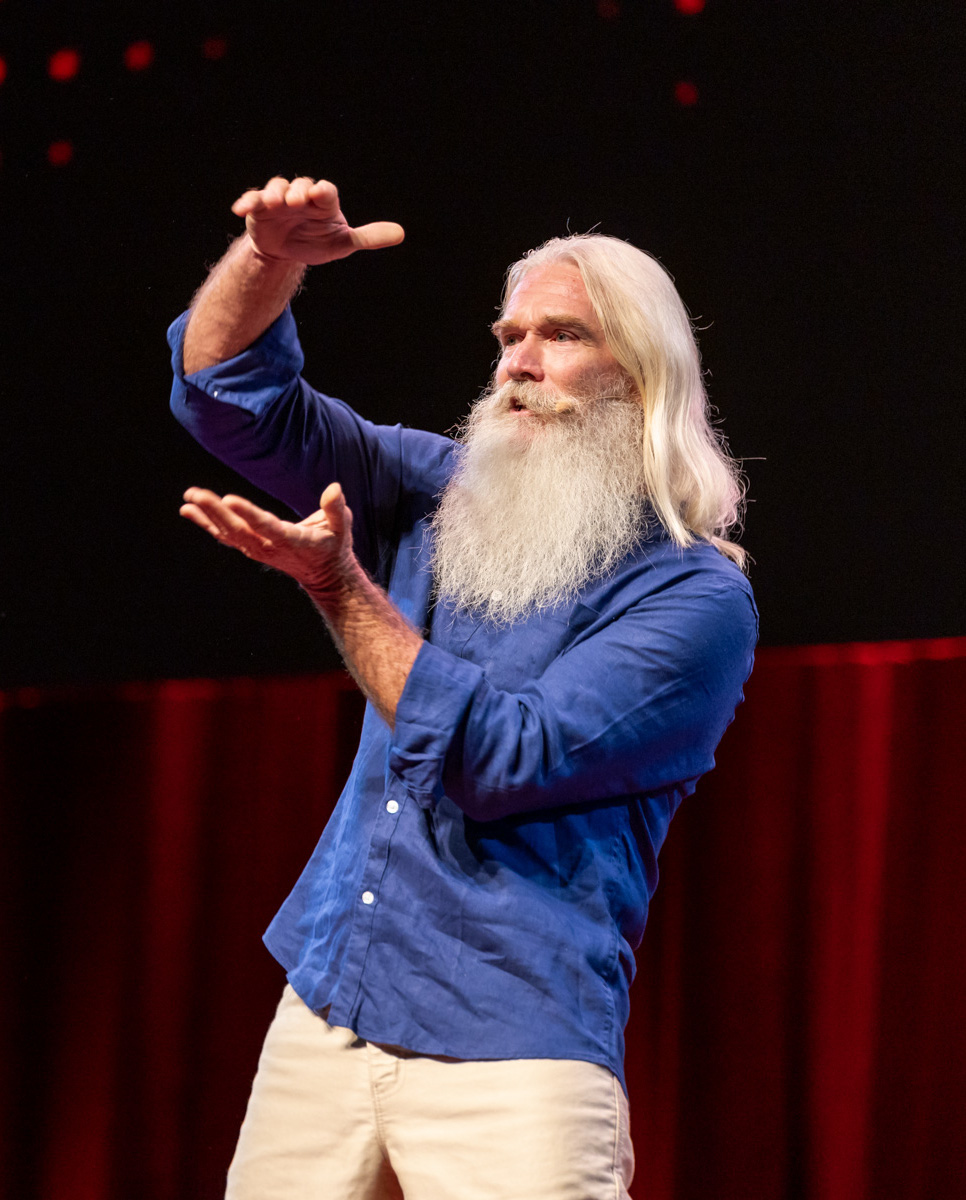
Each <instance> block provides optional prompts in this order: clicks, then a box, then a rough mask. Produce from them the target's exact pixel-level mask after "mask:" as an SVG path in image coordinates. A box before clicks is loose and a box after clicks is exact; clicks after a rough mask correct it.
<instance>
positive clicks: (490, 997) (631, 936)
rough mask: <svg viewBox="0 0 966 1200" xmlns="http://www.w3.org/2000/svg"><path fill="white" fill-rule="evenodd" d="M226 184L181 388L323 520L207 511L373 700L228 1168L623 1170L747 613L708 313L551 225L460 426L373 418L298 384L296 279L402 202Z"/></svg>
mask: <svg viewBox="0 0 966 1200" xmlns="http://www.w3.org/2000/svg"><path fill="white" fill-rule="evenodd" d="M233 211H234V212H235V213H236V214H237V215H239V216H243V217H244V218H245V221H246V227H247V228H246V233H245V235H243V236H242V237H241V238H240V239H239V240H238V241H237V242H236V243H235V244H234V245H233V246H232V248H231V249H230V250H229V252H228V253H227V255H226V256H225V258H224V259H223V260H222V261H221V263H219V264H218V266H217V267H216V268H215V269H214V271H213V272H212V274H211V276H210V278H209V279H208V281H207V282H206V284H205V285H204V286H203V287H202V289H201V291H200V292H199V294H198V296H197V297H196V299H195V302H194V305H193V307H192V309H191V311H190V312H189V313H188V314H186V316H184V317H182V318H181V319H180V320H179V321H178V322H176V323H175V324H174V325H173V326H172V329H171V331H170V340H171V343H172V347H173V350H174V356H173V362H174V367H175V372H176V381H175V386H174V391H173V395H172V406H173V409H174V411H175V413H176V415H177V416H178V419H179V420H181V421H182V423H183V424H185V425H186V427H187V428H188V429H189V430H190V431H191V432H192V433H193V434H194V436H195V437H197V438H198V440H199V441H200V442H201V443H202V444H203V445H205V446H207V447H208V448H209V449H211V450H212V451H213V452H214V453H215V454H217V455H218V456H219V457H221V458H222V459H224V460H225V461H226V462H228V463H230V464H231V465H233V466H234V467H236V468H237V469H238V470H240V471H241V472H242V473H243V474H245V475H246V476H247V477H248V478H249V479H250V480H252V482H254V483H256V484H258V485H259V486H261V487H263V488H265V489H266V490H267V491H269V492H271V493H272V494H274V495H276V496H277V497H279V498H280V499H281V500H283V501H285V502H286V503H287V504H289V505H290V506H291V507H292V508H293V509H294V510H295V511H296V512H297V513H299V514H300V515H301V516H302V520H300V521H298V522H297V523H293V522H289V521H285V520H282V519H280V518H278V517H275V516H272V515H271V514H269V513H267V512H264V511H263V510H261V509H259V508H257V507H256V506H255V505H253V504H251V503H249V502H248V501H246V500H244V499H242V498H241V497H237V496H226V497H224V498H223V499H219V498H218V497H217V496H215V495H214V494H212V493H211V492H208V491H205V490H203V489H200V488H191V489H189V490H188V492H186V494H185V505H184V507H183V509H182V513H183V514H184V515H185V516H186V517H188V518H189V519H190V520H192V521H194V522H195V523H196V524H198V525H200V526H201V527H202V528H203V529H205V530H207V531H208V532H209V533H210V534H212V536H214V537H215V538H217V539H218V540H219V541H221V542H223V543H225V544H226V545H229V546H233V547H235V548H237V549H239V550H241V551H242V552H243V553H244V554H247V555H249V556H250V557H252V558H255V559H257V560H258V561H260V562H263V563H268V564H269V565H271V566H274V567H277V568H278V569H279V570H281V571H284V572H286V573H287V574H289V575H291V576H292V577H293V578H294V579H295V580H297V581H298V583H299V584H300V585H301V586H302V588H303V589H304V590H305V591H306V592H307V593H308V595H309V596H310V598H311V599H312V601H313V602H314V604H315V605H316V607H317V608H318V610H319V611H320V613H321V614H322V616H323V618H324V620H325V622H326V624H327V626H328V628H329V631H330V632H331V634H332V636H333V638H334V639H335V642H336V644H337V646H338V647H339V650H340V652H341V654H342V656H343V658H344V660H345V662H346V665H347V667H348V668H349V670H350V671H351V672H352V673H353V675H354V676H355V678H356V680H357V681H358V683H359V685H360V687H361V688H362V690H363V691H364V692H365V694H366V696H367V697H368V700H369V706H368V708H367V712H366V718H365V722H364V726H363V733H362V739H361V744H360V748H359V752H358V755H357V758H356V761H355V765H354V767H353V771H352V774H351V776H350V779H349V782H348V784H347V785H346V789H345V791H344V793H343V795H342V797H341V799H340V801H339V804H338V806H337V808H336V810H335V812H334V814H333V816H332V818H331V820H330V821H329V823H328V826H327V827H326V830H325V832H324V833H323V836H322V840H321V842H320V843H319V846H318V847H317V849H316V851H315V853H314V854H313V856H312V858H311V860H310V862H309V864H308V866H307V868H306V870H305V872H304V873H303V875H302V877H301V879H300V880H299V881H298V883H297V885H296V887H295V889H294V891H293V892H292V894H291V896H290V897H289V898H288V900H287V901H286V902H285V904H284V905H283V907H282V909H281V911H280V912H279V914H278V916H277V917H276V919H275V920H274V922H273V923H272V925H271V927H270V928H269V930H268V932H267V934H266V942H267V944H268V946H269V948H270V950H271V951H272V953H273V954H274V955H275V956H276V957H277V958H278V959H279V961H280V962H281V963H282V965H283V966H284V967H285V968H286V971H287V975H288V982H289V986H288V987H287V988H286V991H285V994H284V996H283V999H282V1002H281V1004H280V1006H279V1011H278V1013H277V1015H276V1018H275V1021H274V1022H273V1025H272V1027H271V1029H270V1031H269V1034H268V1037H267V1039H266V1043H265V1048H264V1050H263V1054H262V1058H261V1061H260V1064H259V1070H258V1074H257V1076H256V1080H255V1084H254V1087H253V1092H252V1098H251V1101H250V1104H249V1109H248V1114H247V1116H246V1119H245V1123H244V1125H243V1127H242V1133H241V1136H240V1139H239V1145H238V1149H237V1151H236V1154H235V1158H234V1160H233V1163H232V1167H231V1170H230V1172H229V1186H228V1195H229V1196H231V1197H237V1198H242V1197H243V1198H245V1200H248V1198H255V1197H258V1198H259V1200H270V1198H273V1197H278V1198H282V1197H292V1198H295V1197H299V1198H301V1197H309V1196H312V1197H315V1196H318V1197H326V1198H329V1200H337V1198H342V1197H345V1198H346V1200H348V1198H349V1197H353V1198H354V1200H357V1198H358V1197H376V1196H396V1195H400V1194H403V1195H404V1196H405V1197H406V1198H407V1200H437V1198H438V1200H442V1198H443V1197H447V1198H452V1197H457V1198H460V1200H462V1198H464V1197H465V1198H466V1200H471V1198H475V1197H480V1198H481V1200H482V1198H484V1197H486V1198H494V1197H511V1196H512V1197H521V1198H522V1197H526V1198H527V1200H540V1198H544V1197H546V1198H547V1200H550V1198H553V1200H561V1198H563V1197H573V1198H574V1200H587V1198H588V1197H598V1196H599V1197H604V1196H607V1197H614V1196H626V1195H627V1187H628V1186H629V1183H630V1178H631V1174H632V1170H633V1157H632V1153H631V1149H630V1142H629V1135H628V1128H627V1102H626V1098H625V1096H624V1091H623V1028H624V1025H625V1023H626V1020H627V1015H628V987H629V984H630V981H631V978H632V976H633V971H634V964H633V951H634V948H635V947H636V946H637V944H638V943H639V941H640V938H641V934H642V931H643V927H644V922H645V919H646V914H647V906H648V902H649V899H650V897H651V895H652V894H653V892H654V889H655V887H656V885H657V853H658V850H659V849H660V846H661V844H662V842H663V840H664V836H665V834H666V831H667V826H668V823H669V821H670V819H671V817H672V815H673V813H674V811H675V810H676V808H677V806H678V804H679V803H680V801H681V799H682V797H684V796H685V795H687V794H689V793H690V792H691V791H693V789H694V786H695V782H696V780H697V779H698V777H699V776H700V775H701V774H702V773H703V772H704V771H706V770H708V769H709V768H710V767H711V766H712V765H713V761H714V760H713V753H714V749H715V747H716V745H717V743H718V740H719V739H720V737H721V734H722V733H723V731H724V729H725V727H726V726H727V725H728V723H729V722H730V720H731V719H732V716H733V713H734V709H735V706H736V704H737V703H738V702H739V700H740V698H741V687H742V684H743V683H744V681H745V679H746V678H747V675H748V673H749V671H750V669H751V661H752V649H753V645H754V640H755V635H756V620H757V619H756V614H755V609H754V603H753V600H752V596H751V590H750V588H749V585H748V583H747V580H746V579H745V577H744V576H743V574H742V573H741V570H740V569H739V566H740V564H741V562H742V552H741V550H740V549H739V548H738V547H737V546H736V545H735V544H734V543H733V542H731V541H729V540H728V530H729V528H730V527H731V526H732V525H733V524H734V523H735V520H736V517H737V506H738V502H739V499H740V490H739V487H738V484H737V482H736V481H737V473H736V470H735V467H734V464H733V463H732V462H731V461H730V460H729V459H728V458H727V456H726V454H725V452H724V450H723V449H722V446H721V444H720V443H719V441H718V440H717V438H716V437H715V435H714V434H713V432H712V430H711V427H710V425H709V423H708V417H707V402H706V398H705V394H704V389H703V385H702V380H701V370H700V363H699V358H698V353H697V348H696V345H695V342H694V338H693V335H692V332H691V327H690V323H689V321H688V318H687V314H686V312H685V310H684V307H683V305H682V303H681V301H680V299H679V297H678V296H677V293H676V291H675V289H674V287H673V285H672V284H671V282H670V280H669V278H668V277H667V275H666V274H665V272H664V271H663V269H662V268H661V267H660V266H659V265H658V264H657V263H656V262H655V261H654V260H653V259H651V258H650V257H649V256H647V255H645V254H643V253H642V252H641V251H638V250H635V249H634V248H633V247H630V246H628V245H626V244H625V243H623V242H619V241H617V240H616V239H612V238H606V237H600V236H589V237H577V238H569V239H564V240H559V239H558V240H555V241H553V242H550V243H547V245H546V246H544V247H542V248H541V249H539V250H537V251H535V252H533V253H532V254H531V255H529V256H527V257H526V258H524V259H522V260H521V261H520V262H518V263H517V264H515V265H514V266H513V267H512V268H511V270H510V273H509V276H508V281H507V287H506V293H505V296H504V304H503V310H502V313H501V316H500V319H499V320H498V321H497V322H496V324H495V326H494V332H495V333H496V336H497V338H498V340H499V343H500V357H499V362H498V365H497V368H496V372H495V375H494V377H493V380H492V386H491V388H490V389H489V391H488V392H487V394H486V395H485V396H484V398H483V399H482V400H481V401H480V402H479V403H478V404H477V405H476V406H474V408H473V411H472V413H471V416H470V418H469V421H468V423H467V426H466V429H465V431H464V434H463V436H462V437H461V439H460V441H459V442H454V441H451V440H449V439H447V438H443V437H438V436H436V435H433V434H429V433H423V432H419V431H417V430H411V429H406V428H402V427H400V426H396V427H393V428H388V427H380V426H374V425H371V424H370V423H368V422H367V421H365V420H364V419H362V418H361V417H359V416H358V415H357V414H355V413H354V412H353V411H352V410H351V409H349V408H348V407H347V406H345V405H343V404H341V403H340V402H339V401H336V400H332V399H330V398H328V397H324V396H322V395H320V394H319V393H317V392H315V391H314V390H313V389H312V388H311V387H310V386H309V385H308V384H307V383H305V382H304V380H302V378H301V376H300V372H301V368H302V357H301V352H300V350H299V348H298V343H297V340H296V335H295V329H294V322H293V320H292V317H291V314H290V312H289V310H288V307H287V306H288V301H289V299H290V298H291V296H292V295H293V293H294V291H295V290H296V288H297V287H298V284H299V281H300V280H301V277H302V274H303V272H304V270H305V267H306V265H310V264H320V263H325V262H328V261H331V260H333V259H336V258H340V257H344V256H345V255H347V254H350V253H352V252H353V251H355V250H357V249H377V248H380V247H385V246H390V245H393V244H395V243H397V242H399V241H401V239H402V237H403V232H402V230H401V229H400V227H399V226H398V225H393V224H390V223H376V224H374V225H367V226H364V227H362V228H359V229H352V228H351V227H350V226H349V225H348V224H347V222H346V220H345V218H344V216H343V215H342V212H341V210H340V208H339V200H338V194H337V192H336V190H335V188H334V187H333V186H332V185H331V184H330V183H327V182H325V181H320V182H313V181H312V180H310V179H304V178H301V179H295V180H293V181H288V180H285V179H280V178H277V179H273V180H271V181H270V182H269V183H268V184H267V186H266V187H265V188H263V189H258V190H253V191H250V192H246V193H245V194H244V195H243V196H242V197H241V199H240V200H238V201H237V202H236V204H235V205H234V209H233ZM320 494H321V500H318V499H317V498H318V496H319V495H320ZM736 564H738V565H736Z"/></svg>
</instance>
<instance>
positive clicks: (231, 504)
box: [222, 496, 289, 542]
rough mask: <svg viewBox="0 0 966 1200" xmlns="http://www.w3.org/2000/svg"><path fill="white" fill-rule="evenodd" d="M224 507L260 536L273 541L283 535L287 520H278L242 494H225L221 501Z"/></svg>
mask: <svg viewBox="0 0 966 1200" xmlns="http://www.w3.org/2000/svg"><path fill="white" fill-rule="evenodd" d="M222 503H223V504H224V506H225V508H227V509H229V510H230V511H231V512H232V513H234V514H235V515H236V516H238V517H240V518H241V519H242V520H243V521H244V522H245V523H246V524H247V525H248V526H249V527H250V528H251V529H253V530H255V532H256V533H258V534H259V535H260V536H261V537H263V538H267V539H268V540H269V541H271V542H275V541H278V540H280V539H281V538H284V537H285V526H286V524H289V522H285V521H280V520H279V519H278V517H276V516H275V515H274V513H270V512H267V511H266V510H265V509H264V508H259V507H258V505H257V504H252V502H251V501H250V500H246V499H245V498H244V496H225V498H224V500H223V501H222Z"/></svg>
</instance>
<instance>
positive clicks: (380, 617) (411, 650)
mask: <svg viewBox="0 0 966 1200" xmlns="http://www.w3.org/2000/svg"><path fill="white" fill-rule="evenodd" d="M303 586H304V585H303ZM305 590H306V591H307V592H308V594H309V596H310V597H311V598H312V601H313V603H314V604H315V606H316V608H317V609H318V610H319V612H320V613H321V614H322V616H323V617H324V618H325V623H326V625H327V626H328V628H329V632H330V633H331V634H332V637H333V640H334V641H335V644H336V646H337V647H338V650H339V653H340V654H341V655H342V658H343V661H344V662H345V665H346V667H347V668H348V670H349V672H350V674H351V675H352V677H353V678H354V679H355V681H356V683H358V685H359V687H360V688H361V689H362V691H363V692H364V693H365V695H366V696H367V697H368V699H369V700H371V701H372V703H373V705H374V706H375V708H376V710H377V711H378V713H379V715H380V716H381V717H382V718H383V719H384V720H385V721H386V723H387V724H388V725H389V727H390V729H391V728H392V727H393V726H394V725H395V720H396V705H397V704H398V703H399V697H400V696H401V695H402V691H403V688H404V687H405V685H406V680H407V678H408V677H409V672H410V671H411V669H412V665H413V663H414V662H415V661H416V655H417V654H418V653H419V649H420V647H421V646H422V644H423V639H422V637H420V635H419V634H418V633H417V632H416V630H415V629H413V627H412V626H411V625H410V624H409V623H408V621H407V620H406V618H405V617H404V616H403V615H402V613H401V612H400V611H399V610H398V609H397V608H396V606H395V605H394V604H393V603H392V601H391V600H390V599H389V597H388V596H387V595H386V594H385V592H383V591H382V589H381V588H379V587H377V585H376V584H374V583H373V582H372V580H371V579H370V578H369V576H368V575H366V573H365V571H363V569H362V567H361V566H360V565H359V563H358V561H357V560H356V558H355V557H354V556H352V558H351V559H350V560H349V562H348V563H347V564H346V565H345V567H344V568H343V570H342V571H341V572H340V578H339V581H338V583H337V584H336V585H334V586H332V587H328V588H325V589H324V590H323V589H318V588H310V587H306V588H305Z"/></svg>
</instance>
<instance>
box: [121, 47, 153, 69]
mask: <svg viewBox="0 0 966 1200" xmlns="http://www.w3.org/2000/svg"><path fill="white" fill-rule="evenodd" d="M153 62H154V47H153V46H152V45H151V43H150V42H132V43H131V44H130V46H128V48H127V49H126V50H125V51H124V65H125V66H126V67H127V69H128V70H129V71H146V70H147V69H148V67H150V65H151V64H152V63H153Z"/></svg>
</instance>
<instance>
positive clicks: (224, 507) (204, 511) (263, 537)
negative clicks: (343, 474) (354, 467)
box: [181, 483, 355, 600]
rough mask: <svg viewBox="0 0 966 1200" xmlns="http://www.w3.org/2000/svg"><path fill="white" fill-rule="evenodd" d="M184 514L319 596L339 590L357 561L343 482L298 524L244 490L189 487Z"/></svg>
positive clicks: (334, 485)
mask: <svg viewBox="0 0 966 1200" xmlns="http://www.w3.org/2000/svg"><path fill="white" fill-rule="evenodd" d="M184 499H185V503H184V504H183V505H182V506H181V515H182V516H183V517H187V518H188V520H189V521H193V522H194V523H195V525H198V526H200V527H201V528H202V529H204V530H205V531H206V532H208V533H210V534H211V536H212V537H213V538H216V539H217V540H218V541H219V542H222V543H223V544H224V545H226V546H232V547H233V548H234V549H236V550H240V551H241V552H242V554H244V555H246V557H248V558H254V559H255V560H256V561H257V562H261V563H265V565H266V566H269V567H274V568H275V569H276V570H278V571H283V572H284V573H285V574H286V575H291V577H292V578H293V579H295V580H297V582H298V583H300V584H301V585H302V587H304V588H305V590H306V591H307V592H308V593H309V594H310V595H311V596H312V597H313V598H314V599H316V600H324V599H325V598H326V597H327V596H331V595H334V594H335V593H336V592H338V590H339V588H340V587H341V586H342V584H343V582H344V581H345V579H346V576H347V573H348V572H350V571H351V570H352V567H353V565H354V563H355V559H354V556H353V554H352V513H351V511H350V510H349V509H348V507H347V506H346V502H345V496H344V495H343V494H342V488H341V487H340V486H339V484H337V483H331V484H329V486H328V487H327V488H326V489H325V491H324V492H323V493H322V498H321V500H320V501H319V510H318V512H314V513H312V515H311V516H309V517H306V518H305V520H304V521H299V522H298V524H294V523H293V522H291V521H282V520H280V519H279V518H278V517H276V516H273V515H272V514H271V513H270V512H266V511H265V510H264V509H263V508H259V507H258V506H257V505H255V504H252V503H251V501H249V500H245V499H243V498H242V497H241V496H224V497H219V496H216V495H215V493H214V492H209V491H208V490H207V489H205V488H188V490H187V491H186V492H185V494H184Z"/></svg>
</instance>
